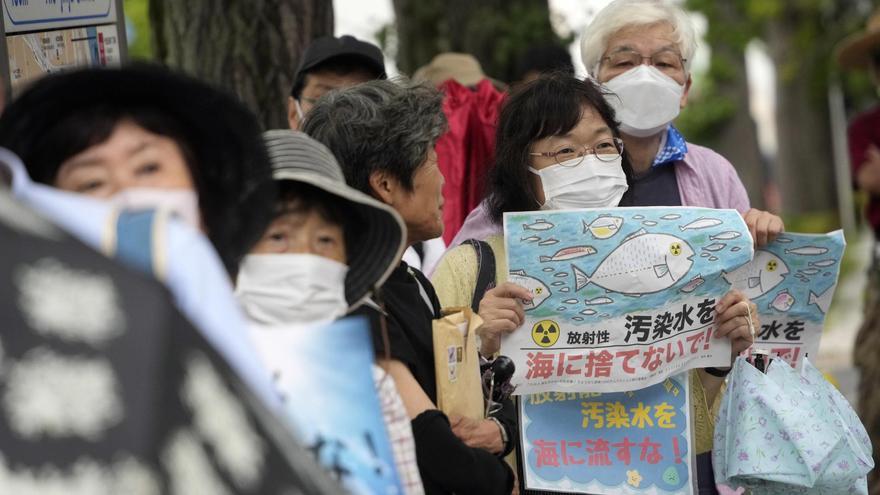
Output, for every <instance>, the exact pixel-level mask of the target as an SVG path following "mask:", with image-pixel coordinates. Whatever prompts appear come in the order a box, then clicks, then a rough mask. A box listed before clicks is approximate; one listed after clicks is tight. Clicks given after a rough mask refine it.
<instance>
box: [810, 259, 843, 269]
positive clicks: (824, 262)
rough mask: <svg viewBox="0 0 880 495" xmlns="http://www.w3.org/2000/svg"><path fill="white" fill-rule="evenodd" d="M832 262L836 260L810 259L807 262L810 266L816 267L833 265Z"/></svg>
mask: <svg viewBox="0 0 880 495" xmlns="http://www.w3.org/2000/svg"><path fill="white" fill-rule="evenodd" d="M834 263H837V261H835V260H822V261H811V262H810V263H809V265H810V266H818V267H821V268H824V267H826V266H831V265H833V264H834Z"/></svg>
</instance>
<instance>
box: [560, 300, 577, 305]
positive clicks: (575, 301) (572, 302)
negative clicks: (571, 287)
mask: <svg viewBox="0 0 880 495" xmlns="http://www.w3.org/2000/svg"><path fill="white" fill-rule="evenodd" d="M562 302H564V303H565V304H577V303H578V300H577V299H566V300H565V301H562Z"/></svg>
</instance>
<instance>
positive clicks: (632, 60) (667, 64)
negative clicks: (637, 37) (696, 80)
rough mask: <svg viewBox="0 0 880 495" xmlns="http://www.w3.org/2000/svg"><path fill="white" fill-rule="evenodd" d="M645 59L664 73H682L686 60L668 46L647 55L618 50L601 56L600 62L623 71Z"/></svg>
mask: <svg viewBox="0 0 880 495" xmlns="http://www.w3.org/2000/svg"><path fill="white" fill-rule="evenodd" d="M645 60H648V61H649V62H650V64H651V65H653V66H654V67H656V68H657V69H659V70H660V71H661V72H663V73H666V74H681V73H683V72H684V63H685V62H687V59H685V58H682V56H681V54H680V53H678V52H677V51H675V50H671V49H668V48H667V49H663V50H660V51H659V52H657V53H654V54H652V55H650V56H647V57H646V56H644V55H642V54H641V53H638V52H635V51H633V50H620V51H618V52H614V53H612V54H611V55H608V56H607V57H602V60H601V62H602V63H603V64H606V66H607V67H608V68H609V69H611V70H612V71H615V72H625V71H628V70H630V69H632V68H633V67H636V66H638V65H641V64H642V62H644V61H645Z"/></svg>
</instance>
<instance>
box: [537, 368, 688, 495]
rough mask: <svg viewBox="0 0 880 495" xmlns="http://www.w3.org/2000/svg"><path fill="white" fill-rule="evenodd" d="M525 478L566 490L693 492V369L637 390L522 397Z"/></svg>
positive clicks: (549, 489)
mask: <svg viewBox="0 0 880 495" xmlns="http://www.w3.org/2000/svg"><path fill="white" fill-rule="evenodd" d="M520 420H521V428H520V442H521V444H520V445H521V446H522V455H523V457H522V459H523V460H522V462H523V482H524V483H523V484H524V486H525V488H526V489H527V490H541V491H547V492H561V493H590V494H594V495H604V494H653V495H673V494H676V495H679V494H682V495H684V494H691V493H693V487H692V485H693V480H694V468H693V466H694V457H693V454H692V452H693V451H692V448H691V445H692V442H691V433H690V430H691V429H690V399H689V382H688V374H687V373H682V374H680V375H675V376H672V377H670V378H666V379H665V380H664V381H663V382H662V383H658V384H656V385H652V386H650V387H648V388H646V389H643V390H637V391H634V392H632V391H631V392H615V393H606V394H603V393H595V392H539V393H536V394H532V395H527V396H522V397H520Z"/></svg>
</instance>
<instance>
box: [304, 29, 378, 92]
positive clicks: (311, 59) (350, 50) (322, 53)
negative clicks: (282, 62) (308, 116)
mask: <svg viewBox="0 0 880 495" xmlns="http://www.w3.org/2000/svg"><path fill="white" fill-rule="evenodd" d="M337 57H346V58H353V59H357V60H358V61H362V62H363V64H364V68H365V69H367V70H369V71H371V72H373V73H375V74H376V78H377V79H386V78H387V77H388V76H387V75H386V74H385V57H384V56H383V55H382V50H380V49H379V47H378V46H376V45H374V44H372V43H367V42H366V41H361V40H359V39H357V38H355V37H354V36H349V35H345V36H342V37H339V38H336V37H333V36H323V37H321V38H317V39H315V40H314V41H312V43H311V44H310V45H309V46H308V47H307V48H306V51H305V52H304V53H303V56H302V61H301V62H300V64H299V67H297V68H296V74H294V76H293V87H292V88H291V89H290V95H291V96H293V97H294V98H299V94H300V92H301V91H302V89H303V86H305V81H306V74H308V73H309V71H311V70H312V69H314V68H315V67H317V66H319V65H321V64H323V63H324V62H327V61H328V60H330V59H334V58H337Z"/></svg>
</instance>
